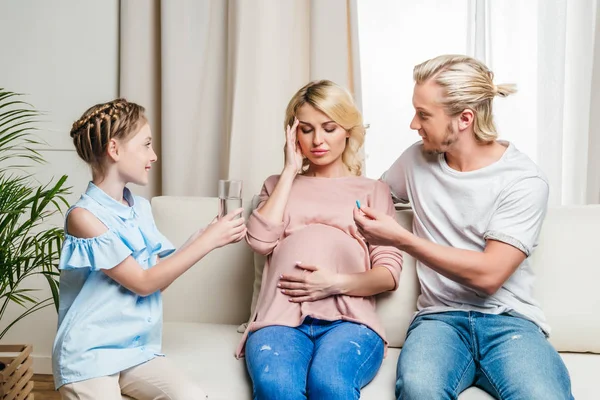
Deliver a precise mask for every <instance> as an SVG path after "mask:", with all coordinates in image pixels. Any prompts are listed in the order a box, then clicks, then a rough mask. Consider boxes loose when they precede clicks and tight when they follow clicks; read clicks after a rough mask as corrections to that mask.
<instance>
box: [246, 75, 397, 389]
mask: <svg viewBox="0 0 600 400" xmlns="http://www.w3.org/2000/svg"><path fill="white" fill-rule="evenodd" d="M285 129H286V145H285V166H284V168H283V171H282V173H281V175H278V176H271V177H270V178H268V179H267V180H266V181H265V183H264V186H263V189H262V193H261V195H260V196H261V199H260V200H261V201H260V204H259V205H258V207H257V209H256V210H255V211H254V212H253V213H252V215H251V216H250V218H249V219H248V224H247V226H248V233H247V241H248V243H249V244H250V246H251V247H252V248H253V249H254V250H255V251H257V252H259V253H261V254H264V255H266V256H267V261H266V264H265V269H264V273H263V281H262V288H261V292H260V296H259V299H258V304H257V309H256V312H255V315H253V316H252V320H251V323H250V325H249V326H248V329H247V331H246V334H245V335H244V338H243V340H242V343H241V344H240V348H239V349H238V353H237V354H238V356H239V355H241V354H243V353H244V350H245V356H246V364H247V367H248V371H249V373H250V377H251V378H252V382H253V387H254V390H253V397H254V399H259V400H262V399H265V400H266V399H278V400H285V399H290V400H292V399H306V398H310V399H358V398H359V396H360V389H361V388H362V387H363V386H365V385H366V384H367V383H368V382H369V381H371V380H372V379H373V377H375V375H376V373H377V371H378V370H379V367H380V365H381V362H382V359H383V356H384V350H385V346H386V344H385V339H384V337H385V336H384V332H383V327H382V325H381V323H380V321H379V319H378V318H377V315H376V313H375V299H374V297H373V296H374V295H376V294H378V293H381V292H385V291H389V290H395V289H396V288H397V286H398V278H399V274H400V271H401V268H402V256H401V253H400V251H399V250H397V249H396V248H394V247H389V246H372V245H370V244H369V243H367V242H366V241H365V240H364V238H363V237H362V236H361V235H360V234H358V232H357V228H356V226H355V224H354V221H353V217H352V211H353V209H354V208H355V207H356V201H359V202H360V203H361V204H364V205H369V206H370V207H372V208H373V209H377V210H379V212H381V213H383V214H385V215H390V216H391V215H393V213H394V207H393V204H392V200H391V196H390V191H389V188H388V186H387V185H386V184H385V183H382V182H379V181H375V180H372V179H367V178H364V177H361V176H360V175H361V159H360V157H359V153H358V152H359V150H360V148H361V146H362V144H363V142H364V134H365V129H364V126H363V122H362V117H361V115H360V112H359V111H358V110H357V108H356V106H355V105H354V102H353V99H352V96H351V95H350V94H349V93H348V92H347V91H346V90H344V89H342V88H341V87H339V86H337V85H335V84H334V83H332V82H330V81H318V82H312V83H309V84H308V85H306V86H305V87H303V88H302V89H300V90H299V91H298V92H297V93H296V95H294V97H293V98H292V99H291V101H290V103H289V105H288V108H287V111H286V116H285Z"/></svg>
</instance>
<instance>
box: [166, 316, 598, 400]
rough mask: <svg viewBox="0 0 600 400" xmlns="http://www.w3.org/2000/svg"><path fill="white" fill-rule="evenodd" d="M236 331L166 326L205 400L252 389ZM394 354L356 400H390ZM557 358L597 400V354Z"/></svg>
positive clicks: (463, 398) (469, 398)
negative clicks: (237, 354) (237, 353)
mask: <svg viewBox="0 0 600 400" xmlns="http://www.w3.org/2000/svg"><path fill="white" fill-rule="evenodd" d="M236 329H237V325H220V324H201V323H177V322H169V323H165V325H164V329H163V351H164V352H165V354H167V357H170V358H171V359H172V360H173V361H174V362H175V363H176V364H177V365H178V366H179V367H180V368H181V370H182V372H183V373H185V374H187V375H188V376H189V377H190V378H191V379H193V380H194V381H196V382H197V383H198V384H199V385H200V387H201V388H203V389H204V391H205V392H206V393H207V394H208V397H209V398H210V399H218V400H232V399H236V400H243V399H251V398H252V387H251V381H250V378H249V377H248V374H247V372H246V364H245V360H244V359H241V360H238V359H236V358H235V357H234V355H233V354H234V351H235V348H236V346H237V344H238V342H239V340H240V339H241V336H242V335H241V334H239V333H238V332H237V330H236ZM399 354H400V350H399V349H390V350H389V351H388V354H387V357H386V358H385V359H384V361H383V365H382V367H381V369H380V370H379V373H378V374H377V376H376V377H375V379H374V380H373V381H372V382H371V383H370V384H369V385H367V386H366V387H365V388H364V389H363V391H362V395H361V399H364V400H385V399H389V400H392V399H394V385H395V381H396V363H397V360H398V356H399ZM561 356H562V358H563V360H564V361H565V364H566V365H567V368H568V369H569V371H570V373H571V377H572V381H573V394H574V395H575V398H577V399H583V400H585V399H590V400H591V399H597V398H598V387H597V371H599V370H600V355H597V354H569V353H564V354H561ZM491 398H492V397H490V396H489V395H487V394H486V393H485V392H483V391H481V390H479V389H477V388H469V389H468V390H466V391H465V392H463V393H462V394H461V395H460V397H459V400H484V399H485V400H489V399H491Z"/></svg>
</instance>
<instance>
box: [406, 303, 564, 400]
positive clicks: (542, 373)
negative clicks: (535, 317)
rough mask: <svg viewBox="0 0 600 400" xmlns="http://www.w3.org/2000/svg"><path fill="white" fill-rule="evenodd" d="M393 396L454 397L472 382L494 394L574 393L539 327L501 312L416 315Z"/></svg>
mask: <svg viewBox="0 0 600 400" xmlns="http://www.w3.org/2000/svg"><path fill="white" fill-rule="evenodd" d="M397 373H398V375H397V381H396V398H397V399H398V400H413V399H414V400H421V399H440V400H442V399H456V398H457V397H458V396H459V395H460V393H461V392H462V391H464V390H465V389H467V388H468V387H470V386H477V387H479V388H481V389H483V390H485V391H486V392H488V393H489V394H490V395H491V396H493V397H494V398H496V399H502V400H508V399H511V400H512V399H527V400H530V399H531V400H537V399H543V400H559V399H560V400H568V399H573V395H572V394H571V381H570V379H569V372H568V371H567V368H566V367H565V364H564V363H563V361H562V359H561V358H560V356H559V355H558V353H557V352H556V350H554V348H553V347H552V345H551V344H550V342H548V340H547V339H546V337H545V336H544V334H543V333H542V331H541V330H540V328H538V327H537V325H535V324H534V323H533V322H530V321H528V320H526V319H523V318H519V317H514V316H510V315H506V314H501V315H493V314H482V313H480V312H475V311H470V312H467V311H450V312H443V313H437V314H425V315H420V316H418V317H416V318H415V320H414V321H413V322H412V324H411V325H410V327H409V328H408V336H407V337H406V341H405V342H404V346H403V347H402V351H401V352H400V358H399V359H398V370H397Z"/></svg>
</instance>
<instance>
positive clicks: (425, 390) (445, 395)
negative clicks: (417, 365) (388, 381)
mask: <svg viewBox="0 0 600 400" xmlns="http://www.w3.org/2000/svg"><path fill="white" fill-rule="evenodd" d="M452 397H453V395H452V391H451V389H450V388H449V387H448V385H446V384H445V383H444V382H443V381H442V380H439V379H428V378H427V377H426V376H424V375H422V374H418V373H413V372H404V373H400V374H398V377H397V379H396V399H397V400H421V399H451V398H452Z"/></svg>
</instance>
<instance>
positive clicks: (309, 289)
mask: <svg viewBox="0 0 600 400" xmlns="http://www.w3.org/2000/svg"><path fill="white" fill-rule="evenodd" d="M296 268H298V269H299V270H298V273H297V274H284V275H281V277H280V278H279V283H278V284H277V287H278V288H279V289H280V290H281V293H283V294H284V295H286V296H289V300H290V301H291V302H294V303H303V302H307V301H316V300H321V299H324V298H326V297H330V296H335V295H337V294H339V290H338V283H339V278H340V276H339V274H337V273H335V272H333V271H331V270H329V269H326V268H319V267H317V266H316V265H302V264H300V263H297V264H296Z"/></svg>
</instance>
